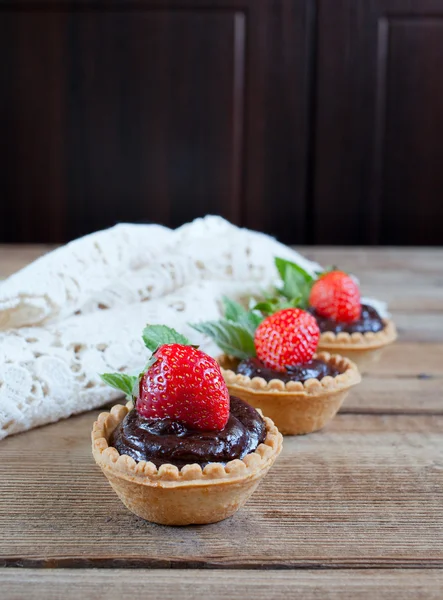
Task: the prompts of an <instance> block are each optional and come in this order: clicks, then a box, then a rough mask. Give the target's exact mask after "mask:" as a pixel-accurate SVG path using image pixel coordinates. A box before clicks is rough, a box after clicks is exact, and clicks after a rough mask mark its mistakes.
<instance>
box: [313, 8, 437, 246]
mask: <svg viewBox="0 0 443 600" xmlns="http://www.w3.org/2000/svg"><path fill="white" fill-rule="evenodd" d="M318 23H319V30H318V40H319V43H318V80H317V90H318V113H317V121H316V162H315V185H314V205H315V217H316V223H315V225H316V226H315V231H316V236H315V240H316V241H318V242H321V243H385V244H421V243H426V244H441V243H443V227H442V225H441V223H442V221H443V214H442V202H441V198H442V197H443V174H442V170H441V167H440V165H441V164H443V144H442V139H443V138H442V135H443V81H442V76H441V73H442V72H443V0H409V1H401V0H379V1H374V2H366V0H358V2H354V1H353V2H351V0H338V2H334V3H332V2H323V3H320V12H319V20H318Z"/></svg>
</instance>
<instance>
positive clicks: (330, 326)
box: [308, 304, 385, 333]
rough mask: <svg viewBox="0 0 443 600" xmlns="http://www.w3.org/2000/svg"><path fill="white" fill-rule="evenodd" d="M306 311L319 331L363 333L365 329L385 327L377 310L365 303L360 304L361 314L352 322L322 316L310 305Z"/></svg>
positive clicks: (375, 329)
mask: <svg viewBox="0 0 443 600" xmlns="http://www.w3.org/2000/svg"><path fill="white" fill-rule="evenodd" d="M308 311H309V312H310V313H311V315H312V316H313V317H315V319H316V321H317V324H318V326H319V328H320V331H321V333H325V332H326V331H332V332H333V333H341V332H342V331H343V332H345V333H365V332H366V331H372V332H373V333H377V332H378V331H382V330H383V329H384V328H385V324H384V323H383V319H382V318H381V317H380V315H379V314H378V312H377V311H376V310H375V308H373V307H372V306H369V305H367V304H362V305H361V316H360V318H359V319H358V320H357V321H353V322H352V323H343V322H341V321H334V320H333V319H328V318H327V317H322V316H321V315H319V314H318V313H317V311H316V310H315V308H312V307H310V308H308Z"/></svg>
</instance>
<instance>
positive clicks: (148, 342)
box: [143, 325, 191, 352]
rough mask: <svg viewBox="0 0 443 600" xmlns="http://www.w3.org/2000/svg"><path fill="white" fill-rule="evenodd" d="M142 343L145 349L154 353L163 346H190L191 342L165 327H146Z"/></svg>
mask: <svg viewBox="0 0 443 600" xmlns="http://www.w3.org/2000/svg"><path fill="white" fill-rule="evenodd" d="M143 341H144V343H145V346H146V348H148V349H149V350H151V352H155V351H156V350H157V349H158V348H159V347H160V346H163V345H164V344H183V345H184V346H190V345H191V342H190V341H189V340H188V338H186V337H185V336H184V335H181V334H180V333H178V332H177V331H175V329H171V327H167V326H166V325H147V326H146V327H145V328H144V329H143Z"/></svg>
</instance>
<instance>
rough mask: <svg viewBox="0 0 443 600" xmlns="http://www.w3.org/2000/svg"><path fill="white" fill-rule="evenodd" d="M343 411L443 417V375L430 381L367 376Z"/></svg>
mask: <svg viewBox="0 0 443 600" xmlns="http://www.w3.org/2000/svg"><path fill="white" fill-rule="evenodd" d="M341 412H342V413H359V414H364V413H378V414H385V415H386V414H426V413H429V414H443V376H440V377H432V376H431V377H430V378H429V379H414V378H412V377H404V378H387V377H383V378H377V377H370V376H366V377H364V378H363V381H362V383H361V384H360V385H359V386H357V387H355V388H354V389H353V390H351V392H350V393H349V395H348V397H347V398H346V400H345V403H344V404H343V406H342V408H341Z"/></svg>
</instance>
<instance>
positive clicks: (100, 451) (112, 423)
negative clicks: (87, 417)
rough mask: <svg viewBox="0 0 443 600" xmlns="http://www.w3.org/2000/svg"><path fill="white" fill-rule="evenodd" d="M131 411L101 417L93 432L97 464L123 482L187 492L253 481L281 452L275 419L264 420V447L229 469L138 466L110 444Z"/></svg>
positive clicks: (117, 409) (115, 409)
mask: <svg viewBox="0 0 443 600" xmlns="http://www.w3.org/2000/svg"><path fill="white" fill-rule="evenodd" d="M131 408H132V405H131V403H128V404H127V405H126V406H122V405H116V406H114V407H113V408H112V409H111V412H110V413H101V414H100V415H99V416H98V419H97V421H96V422H95V423H94V426H93V430H92V451H93V455H94V458H95V460H96V462H97V464H99V466H100V467H101V468H102V469H103V470H104V471H112V472H113V473H114V474H115V475H118V477H119V478H123V479H127V480H130V481H131V482H136V483H139V484H141V485H144V486H154V487H161V488H173V487H177V488H185V487H194V486H202V485H204V486H207V485H211V486H212V485H214V484H223V483H235V482H239V481H243V480H247V479H253V478H254V477H256V476H257V475H258V474H260V472H261V471H263V470H267V469H268V468H269V467H270V466H271V464H272V463H273V462H274V460H275V459H276V457H277V456H278V454H280V452H281V448H282V439H283V438H282V435H281V434H280V432H279V431H278V429H277V427H276V426H275V425H274V423H273V422H272V421H271V419H268V418H266V417H264V421H265V425H266V432H267V435H266V439H265V441H264V443H263V444H260V445H259V446H258V448H257V450H256V451H255V452H252V453H251V454H248V455H247V456H245V457H244V458H243V459H241V460H240V459H236V460H232V461H230V462H228V463H227V464H226V465H223V464H221V463H210V464H208V465H207V466H206V467H204V468H203V469H202V468H201V466H200V465H197V464H190V465H185V466H184V467H183V468H182V469H178V468H177V467H176V466H175V465H171V464H165V465H161V466H160V467H159V468H157V467H156V466H155V465H154V464H153V463H152V462H146V461H140V462H136V461H135V460H134V459H133V458H131V457H130V456H127V455H125V454H123V455H121V454H119V452H118V451H117V450H116V449H115V448H113V447H112V446H110V445H109V443H108V442H109V437H110V435H111V434H112V432H113V431H114V430H115V428H116V427H117V425H118V424H119V423H120V422H121V421H122V420H123V419H124V418H125V416H126V415H127V414H128V412H129V411H130V409H131Z"/></svg>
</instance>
